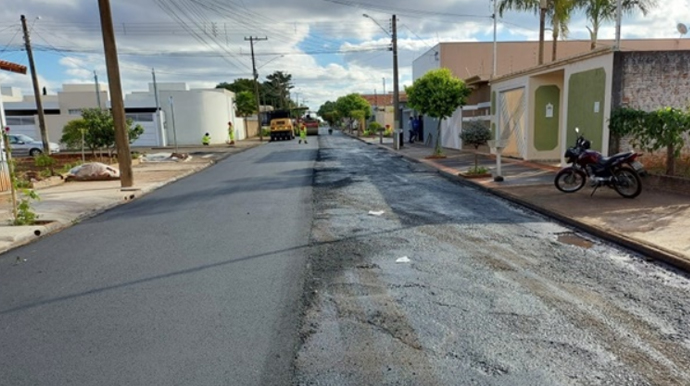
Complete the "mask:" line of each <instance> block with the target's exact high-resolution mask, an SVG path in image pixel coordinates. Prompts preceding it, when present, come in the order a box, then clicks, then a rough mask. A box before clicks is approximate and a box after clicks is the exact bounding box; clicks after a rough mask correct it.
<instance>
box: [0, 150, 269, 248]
mask: <svg viewBox="0 0 690 386" xmlns="http://www.w3.org/2000/svg"><path fill="white" fill-rule="evenodd" d="M267 142H268V141H263V142H259V140H258V139H256V138H252V139H249V140H246V141H239V142H237V143H236V145H234V146H232V147H231V146H226V145H218V146H208V147H206V146H204V147H202V146H198V147H180V148H179V149H178V150H179V152H181V153H187V154H190V155H192V158H191V159H190V160H188V161H184V162H144V163H140V164H138V165H135V166H134V167H133V168H132V170H133V172H134V187H133V188H132V189H127V190H122V189H121V188H120V181H119V180H113V181H89V182H77V181H75V182H65V183H62V184H60V185H56V186H52V187H49V188H44V189H37V193H38V194H39V196H40V199H41V200H40V201H37V202H34V203H33V204H32V207H33V209H34V211H35V212H36V213H37V214H38V215H39V218H38V220H39V221H41V222H47V223H45V224H44V225H36V226H12V225H9V224H10V223H11V221H12V206H11V204H10V197H11V196H10V193H9V192H3V193H0V254H1V253H4V252H6V251H9V250H11V249H14V248H16V247H19V246H21V245H24V244H27V243H30V242H32V241H35V240H37V239H39V238H40V237H43V236H45V235H48V234H51V233H55V232H58V231H60V230H62V229H64V228H67V227H69V226H71V225H73V224H75V223H77V222H79V221H82V220H84V219H87V218H89V217H92V216H95V215H97V214H99V213H102V212H104V211H106V210H108V209H111V208H113V207H116V206H118V205H122V204H125V203H127V202H130V201H132V200H134V199H136V198H138V197H141V196H143V195H145V194H147V193H150V192H152V191H154V190H156V189H158V188H160V187H162V186H164V185H167V184H169V183H171V182H174V181H177V180H179V179H181V178H184V177H186V176H188V175H190V174H193V173H196V172H198V171H200V170H202V169H205V168H206V167H209V166H211V165H213V164H214V163H216V162H218V161H220V160H222V159H224V158H226V157H228V156H231V155H232V154H237V153H239V152H242V151H245V150H248V149H251V148H253V147H256V146H260V145H262V144H264V143H267ZM136 150H137V151H140V152H145V153H148V154H153V153H165V152H168V153H170V152H173V151H175V149H173V148H171V147H168V148H156V149H136Z"/></svg>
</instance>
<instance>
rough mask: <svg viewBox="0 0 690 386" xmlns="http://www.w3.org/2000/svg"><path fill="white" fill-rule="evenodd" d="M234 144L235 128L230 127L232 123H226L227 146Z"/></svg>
mask: <svg viewBox="0 0 690 386" xmlns="http://www.w3.org/2000/svg"><path fill="white" fill-rule="evenodd" d="M234 144H235V128H234V127H232V122H228V145H234Z"/></svg>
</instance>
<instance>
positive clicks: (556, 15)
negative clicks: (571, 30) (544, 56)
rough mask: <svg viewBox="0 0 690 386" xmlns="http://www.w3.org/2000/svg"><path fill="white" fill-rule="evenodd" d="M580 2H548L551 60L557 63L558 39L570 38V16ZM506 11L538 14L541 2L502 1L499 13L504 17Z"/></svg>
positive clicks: (553, 0) (523, 0)
mask: <svg viewBox="0 0 690 386" xmlns="http://www.w3.org/2000/svg"><path fill="white" fill-rule="evenodd" d="M578 1H579V0H547V10H546V16H547V18H548V20H549V22H550V23H551V30H552V37H553V51H552V52H551V60H552V61H555V60H556V57H557V53H558V37H559V36H562V37H566V36H568V23H569V22H570V15H571V13H572V12H573V11H574V10H575V8H576V7H577V5H578V4H577V2H578ZM506 10H514V11H532V12H534V13H536V14H538V13H539V10H540V0H500V3H499V4H498V13H499V15H501V16H503V13H504V12H505V11H506Z"/></svg>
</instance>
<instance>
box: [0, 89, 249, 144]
mask: <svg viewBox="0 0 690 386" xmlns="http://www.w3.org/2000/svg"><path fill="white" fill-rule="evenodd" d="M97 87H98V88H97ZM157 87H158V102H159V106H160V110H158V112H157V108H156V95H155V93H154V91H153V89H154V86H153V84H149V88H148V90H147V91H142V92H133V93H131V94H127V95H125V101H124V102H125V113H126V115H127V118H131V119H132V120H133V121H134V123H135V124H139V125H141V126H142V127H143V128H144V134H143V135H141V136H140V137H139V138H138V139H137V140H136V141H135V142H134V143H132V147H158V146H173V145H175V144H176V143H177V145H181V146H185V145H200V144H201V138H202V137H203V135H204V134H205V133H209V134H210V135H211V143H212V144H214V143H216V144H221V143H225V141H226V140H227V139H228V133H227V124H228V122H232V123H233V127H234V128H235V139H236V140H243V139H245V137H246V135H245V133H246V131H245V130H244V123H243V120H242V119H240V118H237V117H236V116H235V109H234V94H233V93H232V92H230V91H227V90H225V89H191V90H190V89H189V88H188V86H187V84H185V83H159V84H158V85H157ZM97 90H98V92H97ZM1 92H2V97H3V98H4V101H5V103H4V104H5V106H4V112H5V113H6V120H7V126H9V127H10V129H11V131H12V132H13V133H21V134H26V135H28V136H30V137H34V138H40V130H39V126H38V116H37V109H36V103H35V99H34V96H33V95H30V96H24V95H22V93H21V90H19V89H18V88H14V87H2V88H1ZM108 95H109V94H108V91H107V89H106V88H105V86H103V85H100V84H99V85H98V86H96V85H95V84H66V85H63V89H62V91H60V92H58V93H57V95H43V97H42V98H43V99H42V101H43V111H44V113H45V118H46V119H45V120H46V130H47V132H48V137H49V139H50V140H51V141H53V142H59V140H60V137H61V136H62V129H63V127H64V126H65V125H66V124H67V122H69V121H71V120H74V119H78V118H80V117H81V111H82V110H83V109H85V108H95V107H98V106H99V102H100V107H101V108H110V101H109V98H108Z"/></svg>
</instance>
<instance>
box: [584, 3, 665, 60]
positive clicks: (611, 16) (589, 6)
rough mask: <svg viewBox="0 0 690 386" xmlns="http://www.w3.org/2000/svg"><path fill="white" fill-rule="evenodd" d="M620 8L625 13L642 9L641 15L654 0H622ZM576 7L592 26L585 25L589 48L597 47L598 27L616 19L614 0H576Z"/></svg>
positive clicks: (651, 5) (649, 7)
mask: <svg viewBox="0 0 690 386" xmlns="http://www.w3.org/2000/svg"><path fill="white" fill-rule="evenodd" d="M621 5H622V10H623V12H626V13H631V12H634V11H635V10H636V9H639V10H640V11H642V14H643V15H647V12H649V10H650V9H651V8H653V7H655V6H656V0H623V1H622V3H621ZM577 7H578V8H581V9H582V10H583V11H584V12H585V15H586V16H587V19H588V20H589V22H590V23H591V24H592V26H591V27H590V26H587V30H589V36H590V39H591V48H592V49H595V48H597V39H598V36H599V28H600V27H601V25H602V23H604V22H606V21H612V20H615V19H616V0H577Z"/></svg>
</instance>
